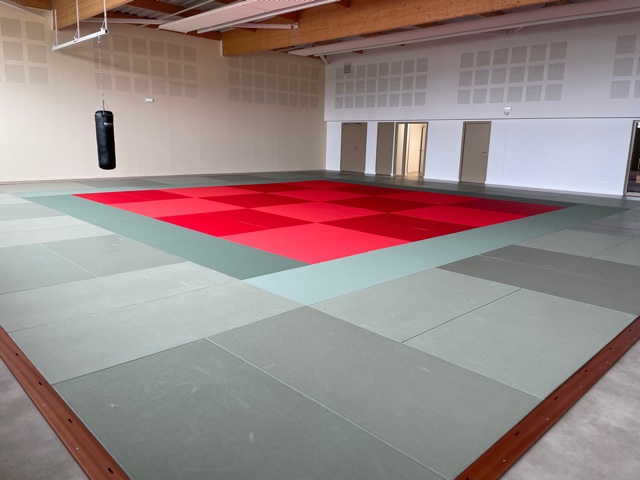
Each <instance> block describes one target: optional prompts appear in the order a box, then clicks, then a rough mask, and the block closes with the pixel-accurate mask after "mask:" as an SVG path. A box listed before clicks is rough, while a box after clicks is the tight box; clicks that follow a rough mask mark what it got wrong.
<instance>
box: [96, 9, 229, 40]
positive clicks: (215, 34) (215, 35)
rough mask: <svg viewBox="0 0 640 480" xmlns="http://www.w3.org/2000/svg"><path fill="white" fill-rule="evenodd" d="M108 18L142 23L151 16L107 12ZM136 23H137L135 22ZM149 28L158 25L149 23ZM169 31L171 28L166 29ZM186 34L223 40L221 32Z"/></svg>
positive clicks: (154, 27)
mask: <svg viewBox="0 0 640 480" xmlns="http://www.w3.org/2000/svg"><path fill="white" fill-rule="evenodd" d="M107 18H125V19H127V20H140V25H143V24H144V21H145V20H149V18H147V17H141V16H139V15H132V14H130V13H122V12H107ZM134 25H135V23H134ZM147 28H153V29H157V28H158V26H157V25H147ZM164 31H167V32H169V31H170V30H164ZM171 33H180V32H171ZM180 35H185V34H184V33H180ZM186 35H189V36H192V37H198V38H208V39H209V40H221V39H222V35H220V32H208V33H202V34H197V33H196V32H189V33H187V34H186Z"/></svg>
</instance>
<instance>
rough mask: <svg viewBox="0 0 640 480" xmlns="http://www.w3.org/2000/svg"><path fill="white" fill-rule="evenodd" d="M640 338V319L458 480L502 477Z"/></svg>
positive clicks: (459, 476) (467, 469)
mask: <svg viewBox="0 0 640 480" xmlns="http://www.w3.org/2000/svg"><path fill="white" fill-rule="evenodd" d="M639 339H640V317H638V318H636V319H635V320H634V321H633V322H632V323H631V324H630V325H629V326H628V327H627V328H625V329H624V331H622V332H621V333H620V334H619V335H618V336H617V337H616V338H614V339H613V340H612V341H611V342H609V343H608V344H607V345H606V346H605V347H604V348H603V349H602V350H600V351H599V352H598V353H597V354H596V355H595V356H594V357H593V358H592V359H591V360H589V361H588V362H587V363H585V364H584V365H583V366H582V368H580V369H579V370H578V371H577V372H576V373H574V374H573V375H572V376H571V377H570V378H569V379H568V380H567V381H566V382H564V383H563V384H562V385H561V386H560V387H558V388H557V389H556V390H555V391H554V392H553V393H552V394H551V395H549V396H548V397H547V398H546V399H545V400H543V401H542V403H540V404H539V405H538V406H537V407H536V408H535V409H533V410H532V411H531V413H529V414H528V415H527V416H526V417H524V418H523V419H522V420H521V421H520V422H519V423H518V424H517V425H516V426H515V427H513V428H512V429H511V430H509V431H508V432H507V433H506V434H505V435H504V436H503V437H502V438H501V439H500V440H498V441H497V442H496V443H494V444H493V446H491V448H489V450H487V451H486V452H484V453H483V454H482V455H481V456H480V457H478V459H477V460H476V461H475V462H473V463H472V464H471V465H470V466H469V467H467V468H466V470H464V471H463V472H462V473H461V474H460V475H458V476H457V477H456V480H493V479H497V478H500V477H501V476H502V475H503V474H504V473H505V472H506V471H507V470H508V469H509V468H510V467H511V466H512V465H513V464H514V463H515V462H516V461H517V460H518V459H519V458H520V457H521V456H522V455H523V454H524V453H525V452H526V451H527V450H528V449H529V448H530V447H531V446H532V445H533V444H534V443H535V442H537V441H538V440H539V439H540V437H542V435H544V434H545V433H546V432H547V430H549V429H550V428H551V427H552V426H553V425H554V424H555V423H556V422H557V421H558V420H559V419H560V418H561V417H562V416H563V415H564V414H565V413H566V412H567V411H568V410H569V409H570V408H571V407H572V406H573V405H574V404H575V403H576V402H577V401H578V400H579V399H580V398H581V397H582V396H583V395H584V394H585V393H587V391H588V390H589V389H590V388H591V387H592V386H593V385H595V383H596V382H597V381H598V380H599V379H600V378H602V377H603V376H604V374H605V373H607V371H608V370H609V369H610V368H611V367H612V366H613V364H614V363H616V362H617V361H618V360H619V359H620V358H621V357H622V356H623V355H624V354H625V353H626V352H627V351H628V350H629V349H630V348H631V347H633V345H634V344H635V343H636V342H637V341H638V340H639Z"/></svg>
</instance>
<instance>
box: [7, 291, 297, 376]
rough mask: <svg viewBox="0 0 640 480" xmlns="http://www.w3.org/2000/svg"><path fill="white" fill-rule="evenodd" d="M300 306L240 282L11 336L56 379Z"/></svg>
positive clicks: (148, 353)
mask: <svg viewBox="0 0 640 480" xmlns="http://www.w3.org/2000/svg"><path fill="white" fill-rule="evenodd" d="M297 306H298V305H297V304H295V303H293V302H291V301H289V300H285V299H283V298H280V297H277V296H275V295H272V294H270V293H267V292H262V291H260V290H258V289H257V288H255V287H252V286H250V285H246V284H244V283H242V282H238V281H235V282H233V283H224V284H221V285H217V286H215V287H210V288H206V289H203V290H198V291H195V292H192V293H187V294H183V295H178V296H175V297H168V298H163V299H161V300H154V301H149V302H146V303H139V304H136V305H131V306H125V307H122V308H116V309H112V310H106V311H102V312H100V313H96V314H91V315H86V316H82V317H76V318H72V319H69V320H64V321H59V322H57V323H49V324H46V325H42V326H39V327H35V328H29V329H26V330H20V331H16V332H13V333H12V334H11V336H12V338H13V339H14V341H15V342H16V343H17V344H18V346H20V348H22V349H23V351H24V352H25V354H26V355H27V356H28V357H29V358H30V359H31V361H32V362H33V363H34V365H36V367H37V368H39V369H40V371H41V372H42V374H43V375H44V376H45V378H46V379H47V380H48V381H49V382H50V383H57V382H60V381H63V380H68V379H70V378H74V377H77V376H80V375H85V374H87V373H91V372H95V371H98V370H101V369H103V368H108V367H111V366H114V365H118V364H120V363H124V362H128V361H131V360H134V359H136V358H140V357H143V356H145V355H151V354H153V353H157V352H160V351H162V350H166V349H168V348H172V347H176V346H179V345H184V344H186V343H188V342H193V341H195V340H198V339H201V338H204V337H207V336H209V335H214V334H216V333H219V332H224V331H225V330H228V329H231V328H235V327H239V326H242V325H246V324H247V323H251V322H255V321H257V320H261V319H263V318H267V317H269V316H271V315H276V314H278V313H282V312H286V311H288V310H291V309H293V308H296V307H297Z"/></svg>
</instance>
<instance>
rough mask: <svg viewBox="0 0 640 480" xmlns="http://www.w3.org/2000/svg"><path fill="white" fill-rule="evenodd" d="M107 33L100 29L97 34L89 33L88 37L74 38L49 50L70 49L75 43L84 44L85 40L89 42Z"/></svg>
mask: <svg viewBox="0 0 640 480" xmlns="http://www.w3.org/2000/svg"><path fill="white" fill-rule="evenodd" d="M108 33H109V32H108V31H107V30H106V29H104V28H101V29H100V30H98V31H97V32H94V33H91V34H89V35H85V36H84V37H80V38H74V39H73V40H70V41H68V42H65V43H61V44H59V45H54V46H53V47H51V50H53V51H55V50H60V49H61V48H65V47H70V46H71V45H75V44H76V43H81V42H85V41H87V40H91V39H92V38H97V37H101V36H103V35H106V34H108Z"/></svg>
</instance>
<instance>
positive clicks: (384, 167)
mask: <svg viewBox="0 0 640 480" xmlns="http://www.w3.org/2000/svg"><path fill="white" fill-rule="evenodd" d="M395 139H396V124H395V123H393V122H380V123H378V143H377V144H376V175H393V145H394V143H395Z"/></svg>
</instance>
